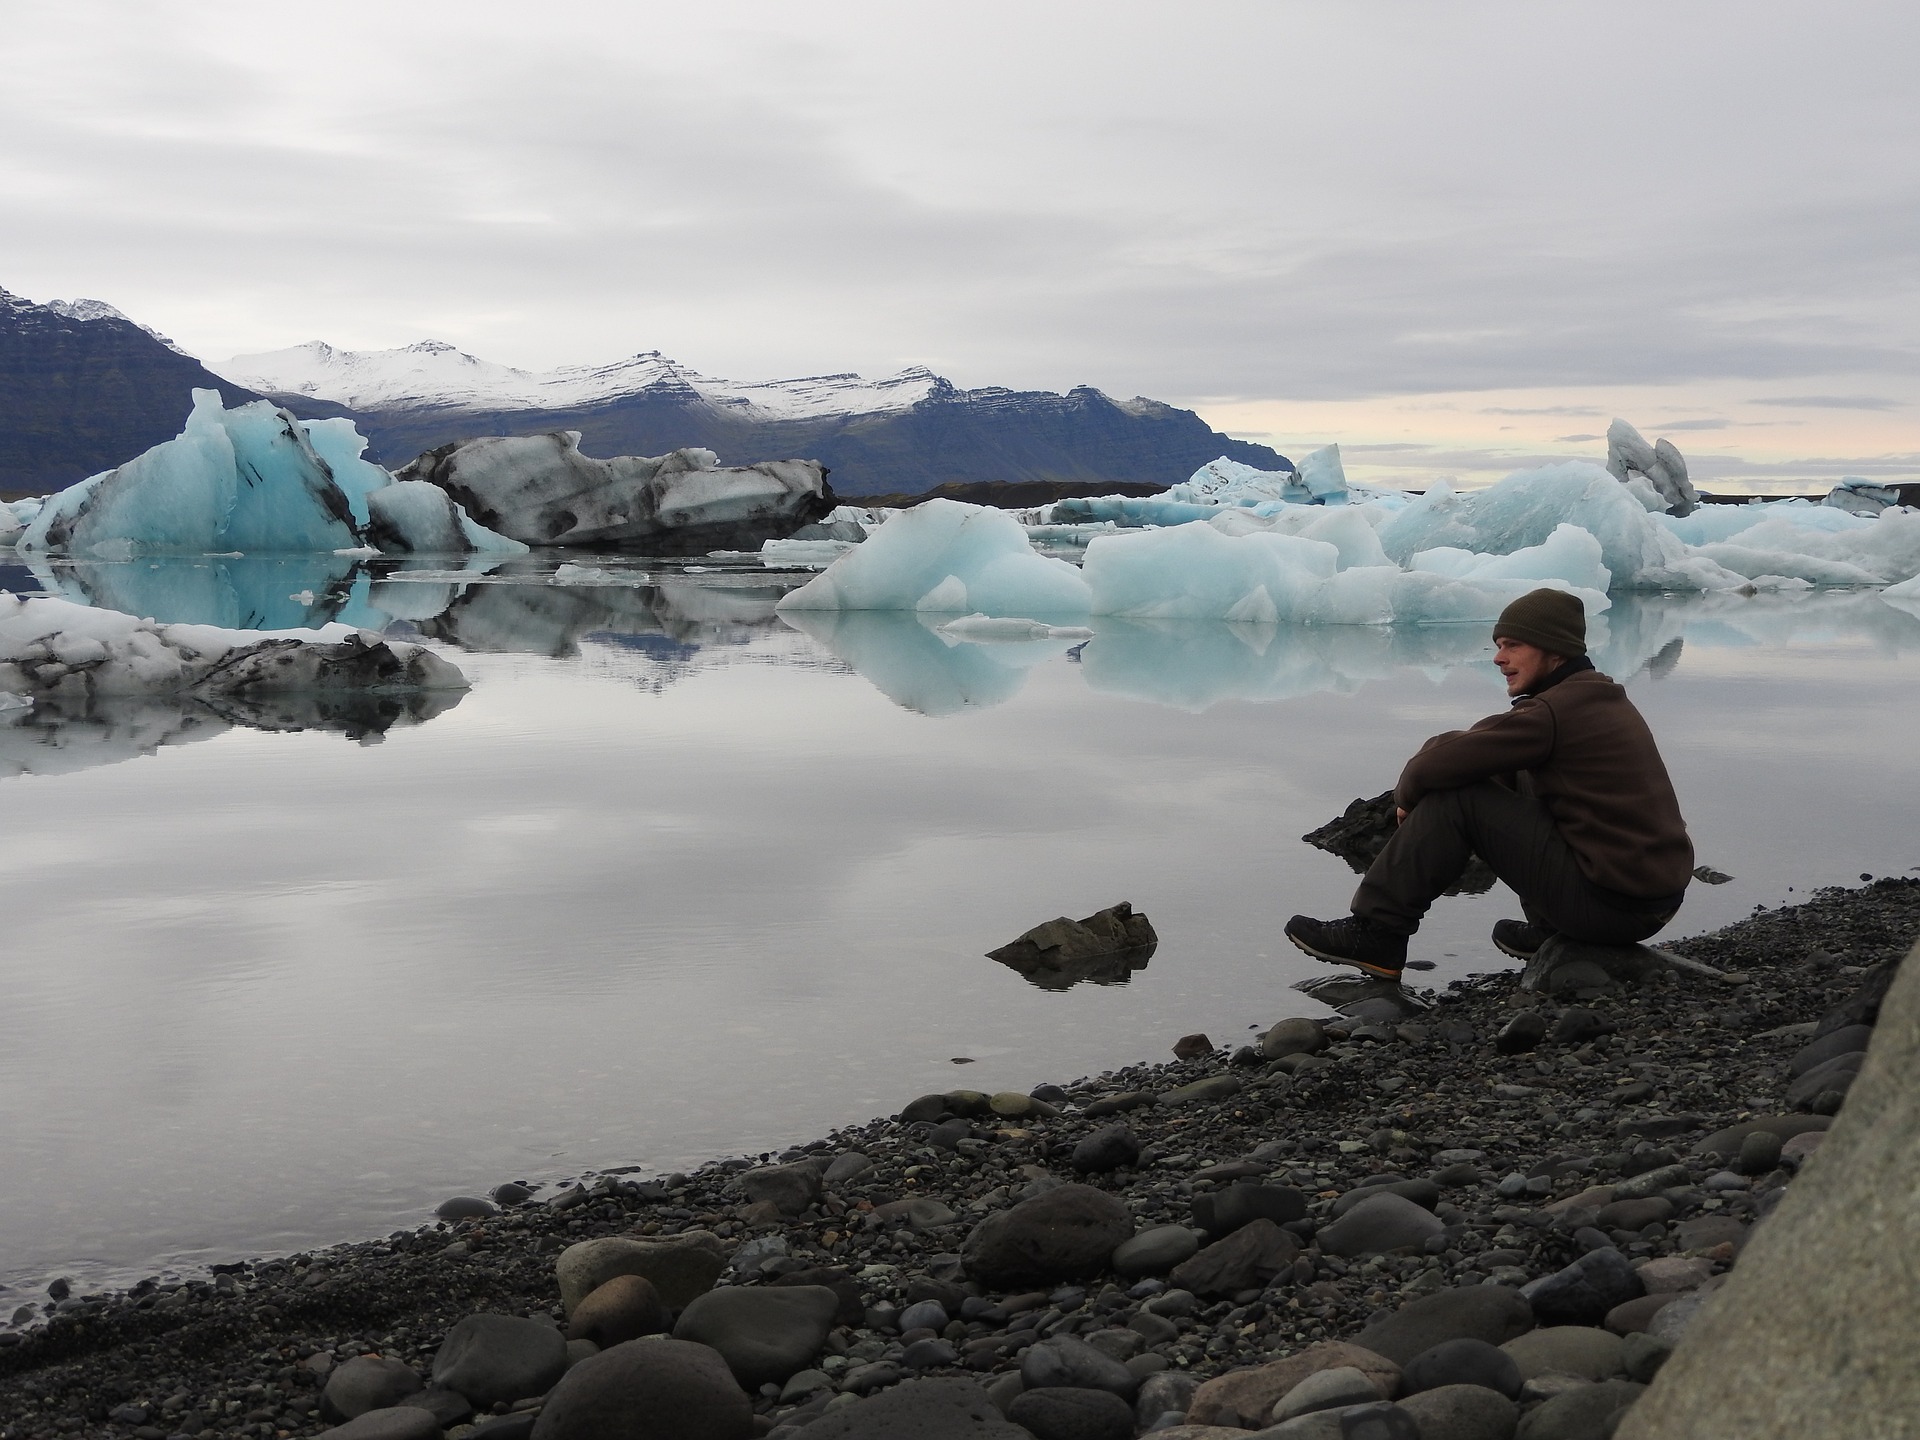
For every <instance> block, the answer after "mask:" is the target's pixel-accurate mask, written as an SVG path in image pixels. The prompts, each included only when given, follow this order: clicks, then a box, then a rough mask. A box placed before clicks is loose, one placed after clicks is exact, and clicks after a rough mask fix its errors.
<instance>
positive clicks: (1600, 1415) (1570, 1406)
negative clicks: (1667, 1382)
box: [1516, 1380, 1647, 1440]
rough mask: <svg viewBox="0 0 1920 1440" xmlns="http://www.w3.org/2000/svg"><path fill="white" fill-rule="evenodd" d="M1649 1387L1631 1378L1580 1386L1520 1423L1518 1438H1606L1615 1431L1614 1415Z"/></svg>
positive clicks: (1550, 1439)
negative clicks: (1638, 1383) (1613, 1428)
mask: <svg viewBox="0 0 1920 1440" xmlns="http://www.w3.org/2000/svg"><path fill="white" fill-rule="evenodd" d="M1646 1388H1647V1387H1646V1386H1644V1385H1636V1384H1634V1383H1633V1382H1632V1381H1631V1380H1603V1381H1601V1382H1600V1383H1599V1384H1597V1385H1576V1386H1574V1387H1573V1388H1571V1389H1568V1390H1565V1391H1562V1392H1561V1393H1560V1394H1558V1395H1555V1396H1554V1397H1553V1398H1552V1399H1550V1400H1548V1401H1547V1402H1546V1403H1545V1404H1544V1405H1542V1406H1541V1407H1540V1408H1539V1409H1537V1410H1534V1411H1532V1412H1531V1413H1530V1414H1528V1415H1527V1417H1526V1418H1525V1419H1524V1420H1522V1421H1521V1422H1520V1428H1519V1430H1518V1432H1516V1440H1602V1437H1604V1436H1608V1435H1611V1434H1612V1433H1613V1430H1612V1428H1611V1427H1612V1425H1613V1423H1614V1417H1615V1416H1616V1415H1618V1414H1620V1412H1621V1411H1623V1410H1626V1409H1628V1408H1629V1407H1630V1406H1631V1405H1632V1404H1633V1402H1634V1401H1636V1400H1638V1399H1639V1398H1640V1396H1641V1394H1642V1392H1644V1391H1645V1390H1646Z"/></svg>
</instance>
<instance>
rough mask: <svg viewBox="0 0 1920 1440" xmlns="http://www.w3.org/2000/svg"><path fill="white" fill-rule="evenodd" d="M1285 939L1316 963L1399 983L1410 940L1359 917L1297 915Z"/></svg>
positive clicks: (1290, 921)
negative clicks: (1353, 970) (1323, 961)
mask: <svg viewBox="0 0 1920 1440" xmlns="http://www.w3.org/2000/svg"><path fill="white" fill-rule="evenodd" d="M1286 937H1287V939H1289V940H1291V941H1292V942H1293V943H1294V944H1295V945H1298V946H1299V947H1300V948H1301V949H1302V950H1304V951H1306V952H1307V954H1309V955H1311V956H1312V957H1313V958H1314V959H1316V960H1325V961H1326V962H1328V963H1329V964H1331V965H1351V966H1353V967H1354V969H1356V970H1361V971H1364V972H1365V973H1366V974H1368V975H1372V976H1375V977H1377V978H1379V979H1381V980H1398V979H1399V978H1400V972H1401V971H1402V970H1403V969H1405V968H1406V964H1407V937H1406V936H1404V935H1396V934H1395V933H1394V932H1393V931H1391V930H1382V929H1381V928H1380V927H1379V926H1378V925H1374V924H1372V923H1370V922H1368V921H1366V920H1362V919H1361V918H1360V917H1359V916H1358V915H1349V916H1347V917H1346V918H1345V919H1344V920H1315V919H1313V918H1312V917H1311V916H1308V915H1296V916H1294V917H1293V918H1292V919H1291V920H1289V921H1288V922H1287V928H1286Z"/></svg>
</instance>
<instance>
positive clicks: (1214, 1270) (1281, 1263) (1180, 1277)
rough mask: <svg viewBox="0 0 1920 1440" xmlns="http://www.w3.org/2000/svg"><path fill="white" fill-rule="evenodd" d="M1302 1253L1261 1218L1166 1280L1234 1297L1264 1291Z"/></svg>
mask: <svg viewBox="0 0 1920 1440" xmlns="http://www.w3.org/2000/svg"><path fill="white" fill-rule="evenodd" d="M1429 1218H1431V1217H1429ZM1436 1223H1437V1222H1436ZM1299 1253H1300V1242H1299V1240H1298V1239H1297V1238H1295V1237H1294V1236H1293V1235H1292V1234H1291V1233H1289V1232H1288V1231H1285V1230H1282V1229H1281V1228H1280V1227H1279V1226H1278V1225H1276V1224H1274V1223H1273V1221H1271V1220H1266V1219H1260V1220H1255V1221H1253V1222H1251V1223H1250V1224H1247V1225H1243V1226H1241V1227H1240V1228H1239V1229H1238V1230H1236V1231H1234V1232H1233V1233H1232V1234H1231V1235H1229V1236H1228V1237H1227V1238H1226V1239H1224V1240H1216V1241H1215V1242H1214V1243H1213V1244H1211V1245H1209V1246H1207V1247H1206V1249H1204V1250H1202V1251H1200V1252H1199V1254H1197V1255H1195V1256H1194V1257H1193V1258H1192V1259H1191V1260H1185V1261H1182V1262H1181V1263H1180V1264H1179V1265H1177V1266H1175V1267H1174V1269H1173V1272H1172V1273H1171V1274H1170V1275H1169V1276H1168V1277H1167V1278H1168V1279H1169V1280H1171V1281H1172V1282H1173V1283H1174V1284H1175V1285H1178V1286H1180V1287H1181V1288H1182V1289H1185V1290H1191V1291H1192V1292H1193V1293H1194V1294H1196V1295H1232V1294H1236V1293H1237V1292H1239V1291H1241V1290H1258V1289H1262V1288H1264V1287H1265V1285H1266V1284H1267V1282H1268V1281H1269V1280H1272V1279H1273V1278H1274V1277H1275V1276H1276V1275H1278V1274H1280V1273H1281V1272H1282V1271H1283V1270H1287V1269H1290V1268H1291V1267H1292V1265H1293V1259H1294V1256H1296V1255H1298V1254H1299Z"/></svg>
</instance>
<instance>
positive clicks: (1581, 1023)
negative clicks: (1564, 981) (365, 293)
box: [1547, 1005, 1613, 1045]
mask: <svg viewBox="0 0 1920 1440" xmlns="http://www.w3.org/2000/svg"><path fill="white" fill-rule="evenodd" d="M1612 1029H1613V1026H1611V1025H1609V1024H1608V1023H1607V1020H1606V1017H1605V1016H1603V1015H1602V1014H1600V1012H1599V1011H1597V1010H1589V1009H1587V1008H1586V1006H1584V1005H1569V1006H1568V1007H1567V1008H1566V1009H1565V1010H1562V1011H1561V1012H1560V1018H1559V1019H1558V1020H1556V1021H1554V1022H1553V1028H1552V1029H1551V1030H1549V1031H1548V1032H1547V1039H1548V1040H1550V1041H1552V1042H1553V1043H1554V1044H1556V1045H1581V1044H1584V1043H1585V1042H1587V1041H1588V1040H1592V1039H1594V1038H1595V1037H1597V1036H1600V1035H1605V1034H1608V1033H1610V1032H1611V1031H1612Z"/></svg>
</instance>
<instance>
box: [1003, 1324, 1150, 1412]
mask: <svg viewBox="0 0 1920 1440" xmlns="http://www.w3.org/2000/svg"><path fill="white" fill-rule="evenodd" d="M1020 1379H1021V1381H1022V1382H1023V1383H1024V1384H1025V1385H1026V1387H1027V1389H1029V1390H1045V1389H1050V1388H1054V1387H1059V1386H1065V1387H1067V1388H1069V1389H1076V1390H1105V1391H1107V1392H1109V1393H1110V1394H1114V1395H1118V1396H1120V1397H1121V1398H1122V1399H1126V1400H1131V1399H1132V1398H1133V1394H1134V1391H1136V1390H1137V1389H1139V1388H1140V1382H1139V1380H1138V1379H1136V1378H1135V1376H1134V1374H1133V1372H1132V1371H1131V1370H1129V1369H1127V1367H1126V1366H1125V1365H1123V1364H1121V1363H1120V1361H1118V1360H1115V1359H1114V1358H1113V1357H1112V1356H1111V1355H1103V1354H1101V1352H1100V1351H1098V1350H1096V1349H1094V1348H1093V1346H1091V1345H1089V1344H1087V1342H1086V1341H1084V1340H1079V1339H1076V1338H1074V1337H1073V1336H1070V1335H1055V1336H1052V1337H1050V1338H1048V1339H1046V1340H1042V1341H1040V1342H1039V1343H1037V1344H1035V1345H1030V1346H1028V1347H1027V1351H1026V1353H1025V1354H1024V1355H1022V1356H1021V1357H1020Z"/></svg>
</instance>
